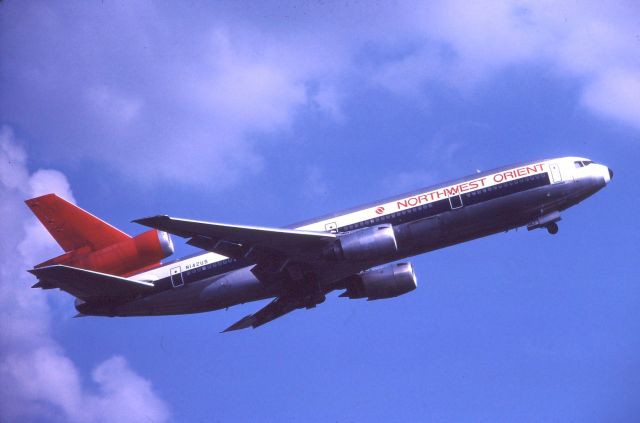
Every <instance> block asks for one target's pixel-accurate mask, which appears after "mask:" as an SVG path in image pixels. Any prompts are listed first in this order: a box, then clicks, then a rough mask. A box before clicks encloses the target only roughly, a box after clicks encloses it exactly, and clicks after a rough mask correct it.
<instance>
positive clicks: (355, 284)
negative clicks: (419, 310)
mask: <svg viewBox="0 0 640 423" xmlns="http://www.w3.org/2000/svg"><path fill="white" fill-rule="evenodd" d="M417 287H418V282H417V280H416V275H415V273H414V271H413V266H411V263H394V264H389V265H387V266H383V267H378V268H375V269H370V270H365V271H364V272H361V273H359V274H358V275H355V276H354V277H353V278H351V280H350V281H349V282H348V284H347V287H346V288H347V290H346V291H345V292H343V293H342V294H341V295H340V296H341V297H348V298H352V299H353V298H365V297H366V298H367V300H369V301H371V300H380V299H383V298H393V297H397V296H399V295H402V294H406V293H407V292H410V291H413V290H414V289H416V288H417Z"/></svg>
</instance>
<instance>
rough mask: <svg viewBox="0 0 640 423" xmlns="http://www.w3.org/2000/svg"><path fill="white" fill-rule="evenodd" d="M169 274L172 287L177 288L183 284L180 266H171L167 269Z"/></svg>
mask: <svg viewBox="0 0 640 423" xmlns="http://www.w3.org/2000/svg"><path fill="white" fill-rule="evenodd" d="M169 275H170V276H171V285H173V287H174V288H179V287H181V286H182V285H184V279H182V272H181V271H180V266H176V267H172V268H171V270H169Z"/></svg>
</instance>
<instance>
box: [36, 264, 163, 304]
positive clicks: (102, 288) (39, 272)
mask: <svg viewBox="0 0 640 423" xmlns="http://www.w3.org/2000/svg"><path fill="white" fill-rule="evenodd" d="M29 272H31V273H32V274H34V275H35V276H36V277H37V278H38V283H36V284H35V285H33V288H43V289H51V288H60V289H62V290H63V291H66V292H68V293H69V294H71V295H73V296H74V297H77V298H80V299H81V300H84V301H94V300H99V299H125V298H131V297H135V296H136V295H138V294H140V293H144V292H148V291H149V290H151V289H152V288H153V284H152V283H149V282H140V281H136V280H133V279H129V278H122V277H119V276H114V275H108V274H106V273H100V272H94V271H91V270H85V269H79V268H77V267H70V266H63V265H60V264H57V265H53V266H47V267H40V268H36V269H31V270H29Z"/></svg>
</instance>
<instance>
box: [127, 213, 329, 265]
mask: <svg viewBox="0 0 640 423" xmlns="http://www.w3.org/2000/svg"><path fill="white" fill-rule="evenodd" d="M134 222H135V223H139V224H141V225H144V226H148V227H150V228H155V229H159V230H163V231H165V232H169V233H171V234H174V235H177V236H181V237H183V238H191V240H190V241H193V242H190V244H192V245H196V246H200V247H202V248H205V249H206V250H209V251H212V252H214V253H219V254H223V255H229V253H230V252H231V253H232V251H230V250H232V246H233V245H236V246H241V247H243V250H244V252H245V253H246V250H247V249H250V248H251V247H260V248H264V249H268V250H271V251H274V252H278V253H281V254H285V255H298V254H300V252H301V251H318V249H319V248H320V249H321V248H322V247H323V246H325V245H326V244H327V243H329V242H332V241H334V240H335V239H336V236H335V235H334V234H330V233H325V232H312V231H298V230H295V229H276V228H264V227H258V226H242V225H228V224H224V223H215V222H204V221H198V220H189V219H178V218H174V217H169V216H164V215H161V216H153V217H146V218H142V219H137V220H134ZM230 256H233V255H230Z"/></svg>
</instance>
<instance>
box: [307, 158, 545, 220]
mask: <svg viewBox="0 0 640 423" xmlns="http://www.w3.org/2000/svg"><path fill="white" fill-rule="evenodd" d="M546 168H547V163H546V162H541V163H535V164H530V165H525V166H520V167H517V168H513V169H507V170H504V171H501V172H497V173H494V174H491V175H486V176H482V177H479V178H477V179H472V180H470V181H463V182H460V183H458V184H454V185H450V186H447V187H443V188H439V189H436V190H433V191H428V192H425V193H421V194H416V195H413V196H411V197H406V198H402V199H400V200H395V201H392V202H390V203H385V204H379V205H377V206H374V207H371V208H368V209H364V210H358V211H355V212H352V213H349V214H346V215H342V216H336V217H333V218H331V219H330V220H324V221H321V222H314V223H311V224H309V225H306V226H303V227H300V228H296V229H304V230H312V231H313V230H316V231H324V230H325V226H324V225H326V224H327V223H332V224H334V225H335V226H337V227H342V226H346V225H350V224H353V223H355V222H362V221H366V220H371V223H373V222H374V220H373V219H376V218H379V217H382V216H385V215H387V214H391V213H397V212H398V211H403V210H407V209H410V208H413V207H416V206H420V205H423V204H428V203H431V202H435V201H438V200H442V199H446V198H450V197H454V196H457V195H461V194H464V193H467V192H471V191H475V190H479V189H483V188H488V187H491V186H494V185H498V184H502V183H504V182H508V181H511V180H514V179H519V178H523V177H526V176H530V175H536V174H539V173H545V172H547V171H548V170H547V169H546Z"/></svg>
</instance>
